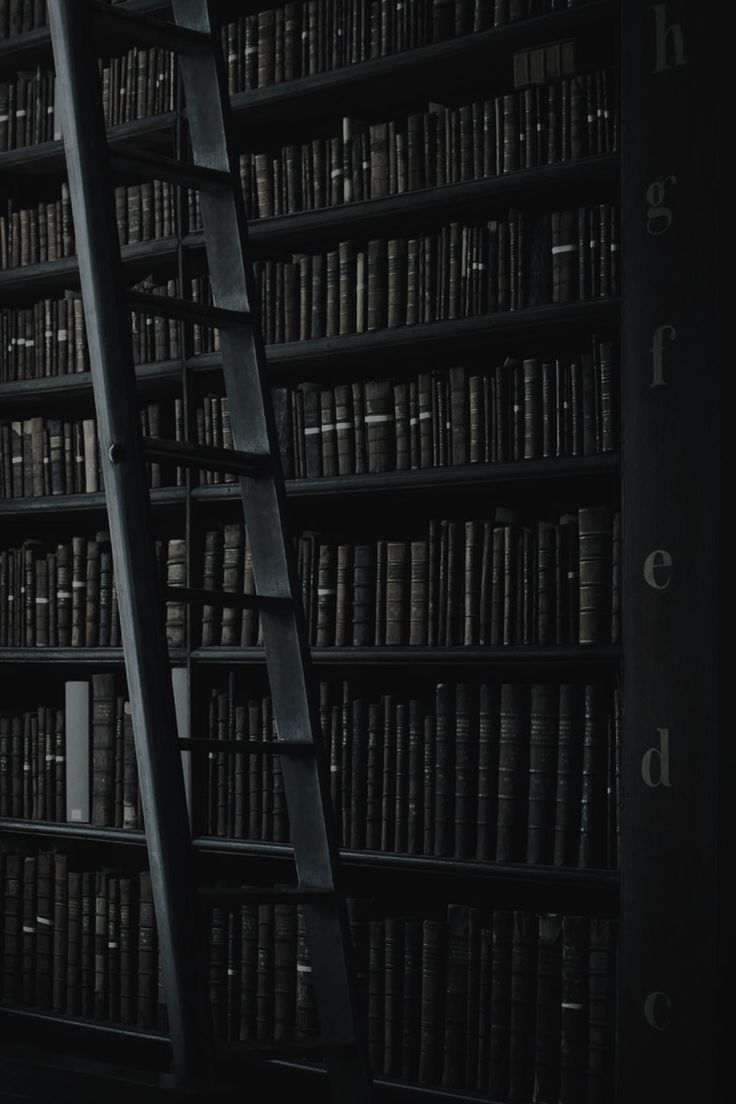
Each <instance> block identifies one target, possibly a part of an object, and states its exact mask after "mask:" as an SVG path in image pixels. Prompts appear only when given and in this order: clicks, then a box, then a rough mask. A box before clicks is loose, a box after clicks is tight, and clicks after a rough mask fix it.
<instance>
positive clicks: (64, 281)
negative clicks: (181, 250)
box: [0, 237, 178, 302]
mask: <svg viewBox="0 0 736 1104" xmlns="http://www.w3.org/2000/svg"><path fill="white" fill-rule="evenodd" d="M177 246H178V239H177V238H175V237H170V238H151V239H150V240H148V241H142V242H133V243H132V244H131V245H124V246H123V247H122V249H121V254H122V259H123V264H124V266H125V270H126V272H127V273H128V275H130V276H131V277H132V279H131V282H134V281H135V279H141V278H142V277H143V276H145V275H148V274H149V273H150V270H151V268H152V267H154V268H155V267H156V266H160V265H169V266H171V265H173V264H174V262H175V261H176V257H177ZM78 287H79V265H78V263H77V258H76V255H72V256H71V257H61V258H59V259H58V260H56V261H41V262H39V263H38V264H29V265H21V266H20V267H18V268H6V269H4V270H3V271H0V294H1V295H2V296H3V299H4V300H5V301H6V302H11V301H13V300H16V299H19V300H28V299H29V298H32V297H33V296H42V295H45V294H46V293H49V292H64V291H67V290H68V289H76V288H78Z"/></svg>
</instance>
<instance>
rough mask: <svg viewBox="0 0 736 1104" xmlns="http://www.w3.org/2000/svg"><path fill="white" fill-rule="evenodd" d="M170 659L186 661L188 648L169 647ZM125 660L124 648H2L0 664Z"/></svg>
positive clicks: (111, 663) (109, 663) (108, 663)
mask: <svg viewBox="0 0 736 1104" xmlns="http://www.w3.org/2000/svg"><path fill="white" fill-rule="evenodd" d="M169 659H170V660H171V662H172V663H173V664H174V665H175V666H178V665H181V664H184V663H186V659H187V653H186V649H185V648H169ZM123 662H124V660H123V649H122V648H56V647H54V648H43V647H38V648H0V664H2V663H23V664H27V665H29V666H33V665H37V664H39V663H42V664H44V665H45V664H48V663H59V664H62V663H63V664H66V665H68V666H73V667H77V666H83V667H100V666H116V667H120V666H122V664H123Z"/></svg>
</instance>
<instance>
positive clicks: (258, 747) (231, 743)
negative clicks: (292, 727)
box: [179, 736, 314, 755]
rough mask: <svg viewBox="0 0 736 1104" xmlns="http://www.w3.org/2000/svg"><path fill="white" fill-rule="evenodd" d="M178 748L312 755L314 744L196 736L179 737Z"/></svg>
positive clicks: (255, 753)
mask: <svg viewBox="0 0 736 1104" xmlns="http://www.w3.org/2000/svg"><path fill="white" fill-rule="evenodd" d="M179 747H180V748H183V749H184V750H189V751H228V752H235V754H236V755H237V754H239V753H241V752H247V753H248V755H313V754H314V744H311V743H309V741H308V740H215V739H209V738H204V737H203V738H202V739H199V738H198V737H196V736H180V737H179Z"/></svg>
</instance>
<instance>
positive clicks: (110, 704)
mask: <svg viewBox="0 0 736 1104" xmlns="http://www.w3.org/2000/svg"><path fill="white" fill-rule="evenodd" d="M91 714H92V730H91V743H92V800H91V823H92V824H96V825H111V824H112V823H113V795H114V773H113V772H114V740H115V676H114V675H105V674H94V675H92V708H91Z"/></svg>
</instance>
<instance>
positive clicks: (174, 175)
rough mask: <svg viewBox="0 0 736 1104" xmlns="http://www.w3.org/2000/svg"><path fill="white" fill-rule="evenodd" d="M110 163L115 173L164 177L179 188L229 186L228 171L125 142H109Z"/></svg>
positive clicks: (161, 178) (200, 188) (211, 189)
mask: <svg viewBox="0 0 736 1104" xmlns="http://www.w3.org/2000/svg"><path fill="white" fill-rule="evenodd" d="M110 164H111V165H112V167H113V169H114V170H115V171H116V172H117V173H126V174H128V175H129V176H134V177H144V178H146V179H147V178H149V177H151V178H153V179H155V180H164V181H166V182H167V183H168V184H179V185H180V186H181V187H182V188H195V189H197V191H200V192H203V191H215V190H221V189H223V188H230V187H232V178H231V176H230V173H226V172H220V171H219V170H218V169H205V168H202V166H201V165H192V164H191V163H190V162H187V161H177V160H176V159H175V158H173V157H163V156H161V155H160V154H157V153H146V152H145V151H144V150H137V149H131V148H130V147H128V146H111V147H110Z"/></svg>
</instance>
